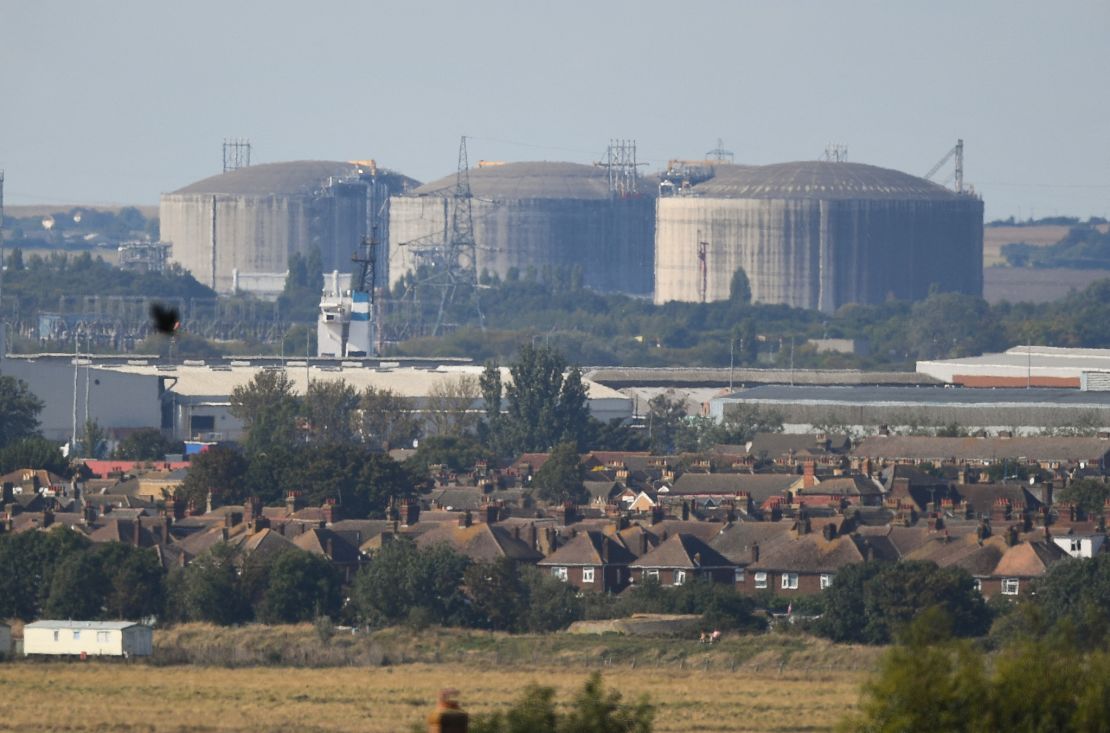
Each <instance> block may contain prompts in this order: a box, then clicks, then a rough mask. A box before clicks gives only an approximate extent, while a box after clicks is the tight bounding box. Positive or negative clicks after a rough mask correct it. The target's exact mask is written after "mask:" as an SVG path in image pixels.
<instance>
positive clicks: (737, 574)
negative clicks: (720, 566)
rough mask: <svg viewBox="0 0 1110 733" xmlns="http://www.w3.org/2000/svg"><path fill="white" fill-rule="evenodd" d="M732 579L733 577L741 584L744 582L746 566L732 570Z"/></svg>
mask: <svg viewBox="0 0 1110 733" xmlns="http://www.w3.org/2000/svg"><path fill="white" fill-rule="evenodd" d="M732 579H733V581H735V583H736V584H737V585H740V584H741V583H743V582H744V568H736V570H734V571H733V572H732Z"/></svg>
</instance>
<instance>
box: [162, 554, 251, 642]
mask: <svg viewBox="0 0 1110 733" xmlns="http://www.w3.org/2000/svg"><path fill="white" fill-rule="evenodd" d="M167 582H168V585H169V589H168V596H169V598H170V605H171V607H172V608H173V610H174V614H175V615H176V616H177V617H178V618H179V619H180V620H182V621H208V622H209V623H214V624H220V625H221V626H228V625H231V624H237V623H241V622H243V621H246V620H248V619H250V615H251V608H250V604H249V603H248V602H247V598H246V596H245V594H244V592H243V588H242V586H241V584H240V580H239V571H238V568H237V567H236V563H235V550H234V548H232V547H231V546H230V545H227V544H224V543H222V542H221V543H217V544H216V545H214V546H213V547H212V548H211V549H210V550H208V551H206V552H204V553H202V554H201V555H199V556H198V557H197V558H196V559H194V560H193V562H191V563H190V564H189V565H187V566H186V567H184V568H180V569H177V570H175V571H174V572H173V573H171V574H170V576H169V578H168V580H167Z"/></svg>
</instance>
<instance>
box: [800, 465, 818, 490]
mask: <svg viewBox="0 0 1110 733" xmlns="http://www.w3.org/2000/svg"><path fill="white" fill-rule="evenodd" d="M816 485H817V474H816V468H815V466H814V465H813V461H806V462H805V464H804V465H803V466H802V488H803V489H812V488H813V487H814V486H816Z"/></svg>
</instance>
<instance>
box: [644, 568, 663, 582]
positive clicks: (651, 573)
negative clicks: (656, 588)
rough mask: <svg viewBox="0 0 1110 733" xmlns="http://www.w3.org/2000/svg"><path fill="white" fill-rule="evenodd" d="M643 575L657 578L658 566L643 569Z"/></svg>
mask: <svg viewBox="0 0 1110 733" xmlns="http://www.w3.org/2000/svg"><path fill="white" fill-rule="evenodd" d="M644 577H645V578H651V579H652V580H659V568H653V569H651V570H645V571H644Z"/></svg>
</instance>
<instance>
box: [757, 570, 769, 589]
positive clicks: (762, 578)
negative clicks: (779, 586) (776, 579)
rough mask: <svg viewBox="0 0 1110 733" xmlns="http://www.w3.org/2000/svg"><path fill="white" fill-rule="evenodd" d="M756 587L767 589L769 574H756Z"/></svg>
mask: <svg viewBox="0 0 1110 733" xmlns="http://www.w3.org/2000/svg"><path fill="white" fill-rule="evenodd" d="M755 587H756V588H766V587H767V573H756V574H755Z"/></svg>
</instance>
